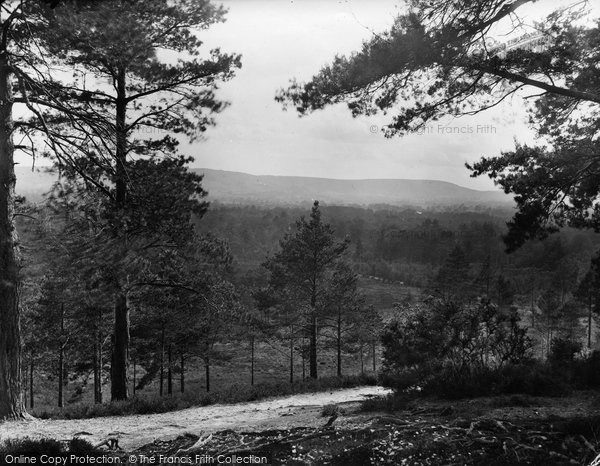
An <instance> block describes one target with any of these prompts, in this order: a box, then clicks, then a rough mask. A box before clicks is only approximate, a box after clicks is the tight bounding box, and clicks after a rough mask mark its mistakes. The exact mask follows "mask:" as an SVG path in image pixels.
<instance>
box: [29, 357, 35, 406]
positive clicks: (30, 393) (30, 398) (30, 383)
mask: <svg viewBox="0 0 600 466" xmlns="http://www.w3.org/2000/svg"><path fill="white" fill-rule="evenodd" d="M33 404H34V397H33V357H32V358H31V361H30V362H29V407H30V408H31V409H33Z"/></svg>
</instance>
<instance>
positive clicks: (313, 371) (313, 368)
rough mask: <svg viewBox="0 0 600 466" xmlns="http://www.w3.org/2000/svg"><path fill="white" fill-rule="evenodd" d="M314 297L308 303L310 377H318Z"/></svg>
mask: <svg viewBox="0 0 600 466" xmlns="http://www.w3.org/2000/svg"><path fill="white" fill-rule="evenodd" d="M315 306H316V297H315V295H314V293H313V297H312V299H311V303H310V311H311V314H310V345H309V346H310V349H309V357H308V358H309V366H310V368H309V374H310V377H311V378H312V379H316V378H318V374H317V371H318V369H317V310H316V307H315Z"/></svg>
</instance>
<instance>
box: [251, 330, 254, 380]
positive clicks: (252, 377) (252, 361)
mask: <svg viewBox="0 0 600 466" xmlns="http://www.w3.org/2000/svg"><path fill="white" fill-rule="evenodd" d="M250 360H251V362H250V385H254V336H252V337H251V338H250Z"/></svg>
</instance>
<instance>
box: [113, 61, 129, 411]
mask: <svg viewBox="0 0 600 466" xmlns="http://www.w3.org/2000/svg"><path fill="white" fill-rule="evenodd" d="M125 84H126V83H125V70H124V68H120V69H119V70H118V73H117V101H116V121H115V123H116V125H115V127H116V147H115V158H116V160H115V164H116V167H115V173H116V176H115V192H116V195H115V202H116V208H117V210H118V211H122V210H123V209H124V207H125V205H126V202H127V169H126V157H127V125H126V117H127V99H126V97H127V95H126V93H127V91H126V86H125ZM115 233H116V234H117V236H120V235H119V234H120V233H121V232H119V231H117V232H115ZM128 352H129V309H128V306H127V298H126V296H125V294H124V293H123V290H121V289H120V290H119V291H118V293H117V294H116V302H115V326H114V334H113V355H112V367H111V381H112V384H111V390H112V393H111V398H112V399H113V400H126V399H127V397H128V388H127V385H128V384H127V358H128Z"/></svg>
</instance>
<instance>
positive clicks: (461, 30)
mask: <svg viewBox="0 0 600 466" xmlns="http://www.w3.org/2000/svg"><path fill="white" fill-rule="evenodd" d="M533 3H536V2H534V1H533V0H483V1H476V0H453V1H450V2H446V1H442V0H434V1H429V0H410V1H407V2H405V4H406V13H405V14H402V15H400V16H399V17H398V18H397V19H396V21H395V22H394V25H393V26H392V28H391V29H390V30H389V31H387V32H386V33H383V34H381V35H375V36H374V37H373V38H372V39H370V40H369V41H367V42H365V43H364V44H363V47H362V49H361V50H360V51H358V52H356V53H353V54H351V55H350V56H338V57H336V58H335V59H334V60H333V61H332V63H330V64H329V65H327V66H325V67H324V68H322V69H321V70H320V71H319V72H318V73H317V74H316V75H315V76H314V77H313V78H312V79H311V80H310V81H309V82H307V83H299V82H297V81H293V82H292V84H291V85H290V87H288V88H287V89H285V90H282V91H281V92H280V93H279V94H278V95H277V99H278V100H279V101H281V102H282V103H283V104H284V105H285V106H292V107H293V108H294V109H295V110H296V111H297V112H299V113H300V114H301V115H305V114H308V113H310V112H312V111H315V110H319V109H322V108H324V107H326V106H328V105H333V104H337V103H341V102H344V103H346V104H347V106H348V108H349V110H350V111H351V112H352V114H353V115H354V116H357V115H367V116H368V115H373V114H375V113H384V114H387V113H388V112H391V113H392V114H393V115H392V116H391V121H390V122H389V124H388V125H387V126H386V127H385V135H386V136H388V137H391V136H394V135H405V134H408V133H411V132H414V131H418V130H419V129H420V128H423V127H424V126H425V125H426V124H427V123H428V122H431V121H434V120H437V119H439V118H441V117H442V116H447V115H450V116H462V115H473V114H477V113H478V112H481V111H484V110H487V109H489V108H492V107H494V106H497V105H499V104H501V103H502V102H503V101H504V100H506V99H507V98H509V97H510V96H513V95H517V96H521V97H526V98H528V99H529V101H530V102H531V106H530V107H529V113H530V122H531V124H532V125H533V127H534V128H535V129H536V131H537V134H538V136H539V138H540V139H539V141H538V143H536V145H535V146H533V147H529V146H525V145H517V147H516V149H515V150H514V151H510V152H506V153H503V154H501V155H499V156H492V157H484V158H482V159H481V160H480V161H479V162H477V163H475V164H472V165H468V168H469V169H470V170H471V171H472V176H480V175H483V174H487V175H489V176H490V177H491V178H492V179H493V180H494V181H495V182H496V183H497V184H499V185H500V186H501V187H502V188H503V189H504V191H505V192H506V193H512V194H514V195H515V200H516V202H517V206H518V211H517V213H516V214H515V216H514V218H513V220H512V221H511V222H509V224H508V226H509V232H508V233H507V235H506V236H505V242H506V245H507V249H508V250H509V251H514V250H515V249H516V248H518V247H520V246H521V245H522V244H523V243H524V242H525V241H527V240H529V239H533V238H544V237H546V236H547V235H548V234H550V233H552V232H555V231H556V230H557V229H558V228H559V227H561V226H564V225H571V226H574V227H587V228H593V229H595V230H596V231H600V222H599V221H598V218H599V215H600V214H599V213H600V208H599V207H598V205H597V198H598V195H599V194H600V179H598V174H597V164H598V161H597V157H595V155H596V154H597V151H598V142H597V137H596V136H597V134H598V130H599V128H598V121H597V118H596V116H595V114H596V113H597V109H598V105H599V104H600V93H598V81H599V79H600V75H599V73H598V70H597V67H596V64H597V62H598V54H599V53H600V40H599V39H600V28H599V27H598V23H597V22H593V21H584V22H582V21H579V19H581V18H582V17H583V18H589V17H590V16H589V14H590V13H589V11H587V10H586V8H587V5H586V2H576V3H575V2H574V3H573V4H572V5H571V6H568V7H566V8H560V9H555V11H553V12H552V13H551V14H550V15H548V16H547V18H545V20H544V21H542V22H540V23H536V24H535V25H534V26H533V27H527V26H525V25H524V24H523V22H521V21H520V17H519V12H520V9H521V8H522V7H524V6H525V5H527V4H533ZM537 3H539V4H542V3H544V4H549V3H551V2H549V1H540V2H537ZM507 33H508V34H512V35H513V36H516V39H515V42H514V43H513V42H510V41H509V42H507V43H504V44H502V43H500V42H499V40H498V38H500V39H502V37H503V36H505V35H506V34H507ZM524 88H526V89H527V90H528V91H527V92H529V91H531V89H534V91H533V94H531V95H525V96H524V91H523V92H521V89H524Z"/></svg>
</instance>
